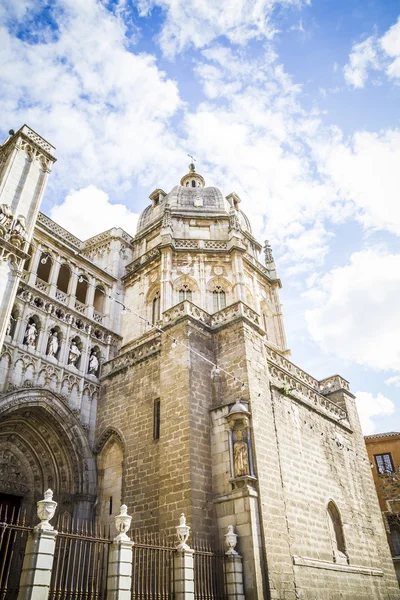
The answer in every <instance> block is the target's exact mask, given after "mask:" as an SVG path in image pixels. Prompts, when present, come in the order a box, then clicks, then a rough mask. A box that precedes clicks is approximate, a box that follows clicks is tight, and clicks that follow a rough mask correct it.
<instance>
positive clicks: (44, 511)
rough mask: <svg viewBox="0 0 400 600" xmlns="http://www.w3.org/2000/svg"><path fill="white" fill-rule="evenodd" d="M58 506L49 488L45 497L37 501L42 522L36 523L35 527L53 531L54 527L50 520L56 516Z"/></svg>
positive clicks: (38, 514) (38, 513)
mask: <svg viewBox="0 0 400 600" xmlns="http://www.w3.org/2000/svg"><path fill="white" fill-rule="evenodd" d="M56 508H57V502H55V501H54V500H53V492H52V490H50V489H49V490H47V491H46V492H45V493H44V499H43V500H39V502H38V503H37V516H38V517H39V519H40V523H39V525H36V527H35V529H42V530H43V531H53V530H54V527H53V526H52V525H50V523H49V521H50V520H51V519H52V518H53V517H54V513H55V511H56Z"/></svg>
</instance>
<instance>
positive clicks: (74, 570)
mask: <svg viewBox="0 0 400 600" xmlns="http://www.w3.org/2000/svg"><path fill="white" fill-rule="evenodd" d="M56 529H57V530H58V535H57V538H56V547H55V553H54V563H53V569H52V573H51V582H50V592H49V600H106V597H107V566H108V552H109V547H110V544H111V540H110V535H109V532H107V531H106V529H105V528H101V527H100V526H95V525H93V524H92V523H91V522H87V521H79V520H76V521H71V522H70V523H65V522H62V521H61V520H60V521H59V522H58V523H57V526H56Z"/></svg>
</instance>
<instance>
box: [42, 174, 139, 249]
mask: <svg viewBox="0 0 400 600" xmlns="http://www.w3.org/2000/svg"><path fill="white" fill-rule="evenodd" d="M50 217H51V218H52V219H53V220H54V221H56V222H57V223H59V224H60V225H61V226H62V227H64V228H65V229H67V230H68V231H70V232H71V233H73V234H74V235H76V236H77V237H78V238H80V239H81V240H87V239H88V238H90V237H92V236H94V235H97V234H98V233H100V232H102V231H106V230H107V229H110V228H111V227H122V229H124V230H125V231H126V232H127V233H129V234H130V235H135V233H136V224H137V219H138V215H137V214H135V213H133V212H131V211H130V210H128V209H127V208H126V206H124V205H123V204H111V202H110V201H109V198H108V194H106V193H105V192H103V191H102V190H99V189H98V188H97V187H95V186H94V185H90V186H88V187H86V188H82V189H80V190H73V191H72V192H71V193H70V194H69V195H68V196H67V197H66V198H65V200H64V202H63V203H62V204H59V205H57V206H54V207H53V208H52V209H51V211H50Z"/></svg>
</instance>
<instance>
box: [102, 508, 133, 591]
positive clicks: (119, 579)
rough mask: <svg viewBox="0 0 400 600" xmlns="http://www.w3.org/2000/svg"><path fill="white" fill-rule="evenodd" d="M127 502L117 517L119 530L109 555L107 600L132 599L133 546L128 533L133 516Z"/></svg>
mask: <svg viewBox="0 0 400 600" xmlns="http://www.w3.org/2000/svg"><path fill="white" fill-rule="evenodd" d="M127 513H128V508H127V506H126V505H125V504H123V505H122V506H121V510H120V514H119V515H118V516H116V517H115V527H116V529H117V531H118V532H119V533H118V535H117V537H116V538H114V541H113V543H112V544H111V547H110V554H109V555H108V574H107V600H131V587H132V546H133V542H132V541H131V540H130V539H129V537H128V536H127V535H126V532H127V531H128V530H129V527H130V525H131V520H132V517H130V516H129V515H128V514H127Z"/></svg>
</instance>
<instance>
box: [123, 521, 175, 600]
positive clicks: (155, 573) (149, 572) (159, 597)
mask: <svg viewBox="0 0 400 600" xmlns="http://www.w3.org/2000/svg"><path fill="white" fill-rule="evenodd" d="M132 538H133V539H134V540H135V543H134V546H133V560H132V594H131V598H132V600H172V599H173V597H174V554H175V552H176V550H175V544H174V543H173V542H170V541H169V540H168V537H167V536H162V535H158V534H146V533H139V532H134V533H133V535H132Z"/></svg>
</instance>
